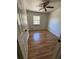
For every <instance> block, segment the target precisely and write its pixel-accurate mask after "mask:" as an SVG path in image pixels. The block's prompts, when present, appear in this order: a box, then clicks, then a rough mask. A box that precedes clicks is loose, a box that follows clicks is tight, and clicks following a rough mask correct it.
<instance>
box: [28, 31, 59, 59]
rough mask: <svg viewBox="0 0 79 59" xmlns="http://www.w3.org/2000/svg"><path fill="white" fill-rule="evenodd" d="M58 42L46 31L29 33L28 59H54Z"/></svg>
mask: <svg viewBox="0 0 79 59" xmlns="http://www.w3.org/2000/svg"><path fill="white" fill-rule="evenodd" d="M57 44H58V40H57V38H56V37H55V36H54V35H52V34H51V33H50V32H48V31H30V37H29V40H28V59H54V58H55V56H56V52H57V50H56V48H57Z"/></svg>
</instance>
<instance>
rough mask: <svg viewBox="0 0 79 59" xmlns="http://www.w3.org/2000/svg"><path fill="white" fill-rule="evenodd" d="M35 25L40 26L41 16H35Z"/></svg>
mask: <svg viewBox="0 0 79 59" xmlns="http://www.w3.org/2000/svg"><path fill="white" fill-rule="evenodd" d="M33 24H34V25H40V16H33Z"/></svg>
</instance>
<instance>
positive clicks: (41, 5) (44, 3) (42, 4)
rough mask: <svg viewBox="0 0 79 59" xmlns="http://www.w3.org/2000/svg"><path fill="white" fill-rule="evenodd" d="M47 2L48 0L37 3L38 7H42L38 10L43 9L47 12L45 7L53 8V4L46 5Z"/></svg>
mask: <svg viewBox="0 0 79 59" xmlns="http://www.w3.org/2000/svg"><path fill="white" fill-rule="evenodd" d="M49 3H50V1H43V3H41V4H40V5H39V6H40V7H42V8H40V9H39V11H40V10H42V9H44V10H45V12H47V8H54V7H53V6H48V4H49Z"/></svg>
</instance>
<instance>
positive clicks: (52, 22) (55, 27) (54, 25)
mask: <svg viewBox="0 0 79 59" xmlns="http://www.w3.org/2000/svg"><path fill="white" fill-rule="evenodd" d="M48 30H49V31H50V32H51V33H53V34H54V35H56V36H57V37H60V34H61V8H57V9H56V10H55V11H53V12H52V13H50V15H49V24H48Z"/></svg>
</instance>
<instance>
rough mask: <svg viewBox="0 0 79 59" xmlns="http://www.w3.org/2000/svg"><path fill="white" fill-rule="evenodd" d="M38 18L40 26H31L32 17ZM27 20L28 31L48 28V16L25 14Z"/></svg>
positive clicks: (30, 12)
mask: <svg viewBox="0 0 79 59" xmlns="http://www.w3.org/2000/svg"><path fill="white" fill-rule="evenodd" d="M34 15H36V16H40V25H33V16H34ZM27 20H28V25H29V30H44V29H47V28H48V14H46V13H38V12H32V11H28V12H27Z"/></svg>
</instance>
